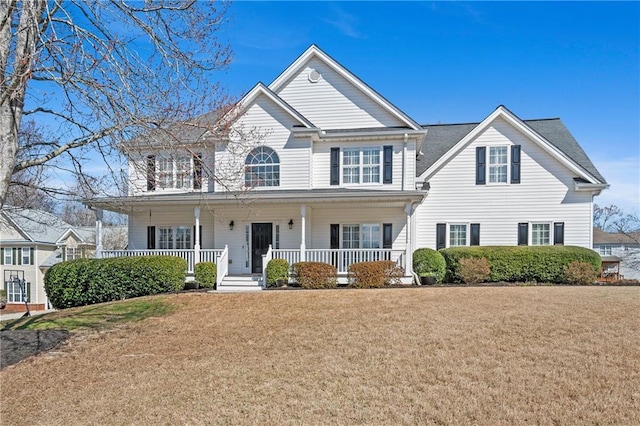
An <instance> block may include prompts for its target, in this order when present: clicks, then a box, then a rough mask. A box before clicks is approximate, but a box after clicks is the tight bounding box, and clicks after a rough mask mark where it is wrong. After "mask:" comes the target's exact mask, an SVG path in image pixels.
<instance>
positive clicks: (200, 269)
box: [193, 262, 218, 288]
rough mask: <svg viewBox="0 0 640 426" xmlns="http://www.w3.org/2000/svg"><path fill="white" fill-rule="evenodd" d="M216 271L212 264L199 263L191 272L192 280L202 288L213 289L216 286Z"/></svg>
mask: <svg viewBox="0 0 640 426" xmlns="http://www.w3.org/2000/svg"><path fill="white" fill-rule="evenodd" d="M217 274H218V270H217V267H216V264H215V263H213V262H199V263H196V266H195V267H194V270H193V278H194V279H195V280H196V282H197V283H198V285H199V286H200V287H202V288H213V287H215V286H216V276H217Z"/></svg>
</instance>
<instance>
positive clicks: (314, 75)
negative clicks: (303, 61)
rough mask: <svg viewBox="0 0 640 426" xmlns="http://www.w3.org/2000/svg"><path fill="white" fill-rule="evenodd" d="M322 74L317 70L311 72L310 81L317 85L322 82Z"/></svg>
mask: <svg viewBox="0 0 640 426" xmlns="http://www.w3.org/2000/svg"><path fill="white" fill-rule="evenodd" d="M320 77H321V76H320V73H319V72H318V71H317V70H311V71H309V81H310V82H311V83H317V82H319V81H320Z"/></svg>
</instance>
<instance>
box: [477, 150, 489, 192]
mask: <svg viewBox="0 0 640 426" xmlns="http://www.w3.org/2000/svg"><path fill="white" fill-rule="evenodd" d="M486 157H487V147H485V146H478V147H476V185H484V184H485V183H487V179H486V173H487V167H486V163H487V158H486Z"/></svg>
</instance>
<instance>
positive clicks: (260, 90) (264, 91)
mask: <svg viewBox="0 0 640 426" xmlns="http://www.w3.org/2000/svg"><path fill="white" fill-rule="evenodd" d="M260 95H264V96H266V97H267V98H269V99H270V100H271V101H272V102H273V103H275V104H276V105H278V106H279V107H280V108H282V109H283V110H284V111H285V112H287V113H288V114H289V115H290V116H291V117H293V118H295V119H296V120H297V121H298V122H299V123H300V124H301V125H302V126H304V127H305V128H309V129H315V128H316V126H315V125H314V124H313V123H312V122H310V121H309V120H307V118H306V117H305V116H303V115H302V114H300V113H299V112H298V111H296V110H295V108H293V107H292V106H291V105H289V104H288V103H287V102H286V101H285V100H284V99H282V98H281V97H280V96H278V95H277V94H275V93H274V92H273V91H272V90H270V89H269V88H268V87H267V86H265V85H264V84H262V83H258V84H256V85H255V86H253V89H251V90H249V92H248V93H247V94H246V95H244V96H243V97H242V99H240V101H239V102H238V105H237V107H236V108H234V109H232V110H231V111H230V112H229V113H227V114H226V115H225V117H223V118H222V120H221V121H224V120H225V118H228V117H230V116H232V115H233V116H237V115H240V114H241V113H242V111H244V110H245V109H246V108H248V107H249V105H251V104H252V103H253V102H255V100H256V99H257V98H258V96H260Z"/></svg>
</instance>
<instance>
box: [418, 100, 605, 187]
mask: <svg viewBox="0 0 640 426" xmlns="http://www.w3.org/2000/svg"><path fill="white" fill-rule="evenodd" d="M498 117H502V118H504V119H505V120H506V121H507V122H509V123H510V124H512V125H513V126H514V127H516V128H517V129H518V130H520V131H521V132H523V133H524V134H525V135H527V136H528V137H529V138H530V139H532V140H533V141H534V142H536V143H538V144H539V145H540V146H541V147H542V148H543V149H545V150H546V151H547V152H549V153H550V154H551V155H553V156H554V157H555V158H556V159H558V160H559V161H560V162H561V163H563V164H565V165H566V166H567V167H569V168H570V169H572V170H574V172H576V173H577V174H578V175H579V177H581V178H583V179H585V180H586V181H588V182H591V183H602V184H605V183H606V180H605V179H604V177H602V175H601V174H600V173H599V172H598V170H597V169H596V167H595V166H594V165H593V163H592V162H591V160H589V157H587V155H586V154H585V152H584V150H583V149H582V148H581V147H580V145H579V144H578V142H577V141H576V140H575V138H574V137H573V136H572V135H571V133H569V130H567V128H566V127H565V126H564V124H563V123H562V121H561V120H560V119H559V118H552V119H541V120H521V119H520V118H518V117H517V116H516V115H515V114H513V113H512V112H511V111H509V110H508V109H507V108H505V107H504V106H502V105H500V106H499V107H498V108H496V110H495V111H494V112H492V113H491V114H490V115H489V116H488V117H487V118H485V119H484V120H483V121H482V122H480V123H463V124H435V125H425V126H423V128H425V129H427V130H428V134H427V138H426V141H425V143H424V144H423V147H422V154H421V155H420V156H419V157H418V160H417V164H416V176H421V175H422V174H424V173H425V172H427V171H429V172H433V171H435V170H436V169H437V168H438V167H440V166H441V165H443V164H444V163H446V162H447V161H449V160H450V159H451V158H452V157H453V156H454V155H455V154H456V153H457V152H458V151H460V150H461V149H462V148H463V147H464V146H465V145H466V144H467V143H468V142H470V141H471V139H473V138H474V137H475V136H477V135H478V134H480V133H481V132H482V131H484V130H485V129H486V128H487V127H488V126H489V125H490V124H491V123H492V122H493V121H494V120H495V119H496V118H498Z"/></svg>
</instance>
